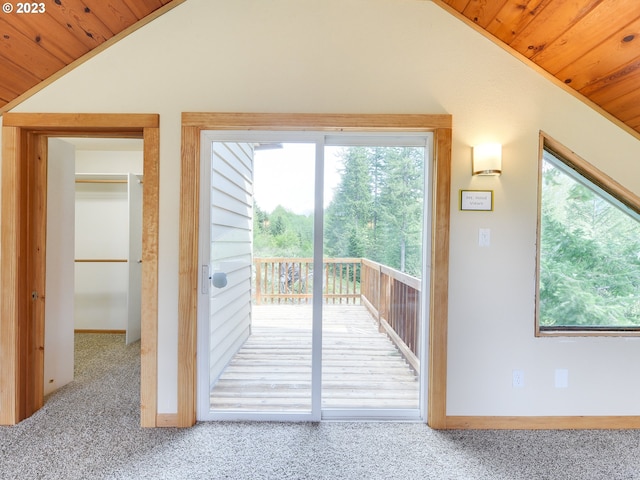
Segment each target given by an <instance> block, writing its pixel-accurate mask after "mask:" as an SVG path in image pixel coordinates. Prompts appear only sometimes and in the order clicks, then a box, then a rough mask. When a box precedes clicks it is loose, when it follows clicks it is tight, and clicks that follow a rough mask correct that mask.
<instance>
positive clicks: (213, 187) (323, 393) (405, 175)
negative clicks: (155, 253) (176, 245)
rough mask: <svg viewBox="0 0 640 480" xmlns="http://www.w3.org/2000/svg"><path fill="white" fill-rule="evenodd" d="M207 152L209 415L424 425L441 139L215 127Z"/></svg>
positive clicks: (204, 330) (204, 407) (205, 361)
mask: <svg viewBox="0 0 640 480" xmlns="http://www.w3.org/2000/svg"><path fill="white" fill-rule="evenodd" d="M201 152H202V166H203V171H202V183H201V185H202V186H203V188H202V190H201V194H202V202H201V209H200V212H201V218H200V225H201V235H202V237H201V248H200V252H201V264H202V273H203V275H202V278H201V285H200V292H201V298H200V300H201V308H200V312H201V318H200V326H199V331H200V332H201V336H200V339H199V341H200V348H199V352H203V353H201V355H200V357H201V358H199V362H200V372H201V377H200V395H201V397H200V402H201V403H200V411H199V415H198V416H199V418H200V419H201V420H207V419H234V420H237V419H264V420H320V419H335V418H373V419H380V418H384V419H399V420H400V419H401V420H420V419H423V418H424V416H425V415H424V414H425V410H424V397H425V395H424V394H426V391H425V390H424V388H423V387H422V382H423V379H424V378H425V377H424V375H423V372H422V370H421V368H420V365H424V364H425V363H426V361H425V359H426V356H427V350H426V348H425V347H426V345H427V342H426V329H425V328H424V324H425V322H424V318H425V314H424V312H428V311H429V295H422V294H421V292H422V289H423V288H424V291H426V292H428V291H429V288H428V285H429V278H430V272H429V271H428V268H427V264H426V263H425V262H423V258H425V257H427V256H428V253H429V252H430V251H431V247H430V242H431V235H430V233H429V231H430V211H431V210H430V198H431V196H430V194H429V192H430V190H431V189H430V183H431V175H430V172H431V158H432V135H431V134H429V133H418V134H416V133H399V132H397V133H393V134H385V133H378V134H368V135H362V134H361V135H356V134H353V133H350V134H335V133H334V134H331V135H328V134H325V133H323V132H304V133H299V132H297V133H288V134H287V133H284V132H279V133H273V132H257V131H256V132H251V133H237V134H235V133H232V132H213V131H205V132H203V133H202V145H201ZM216 276H217V277H218V278H219V279H222V281H220V282H216ZM423 278H426V279H427V281H426V282H423V281H422V279H423ZM423 283H424V287H423ZM204 357H207V358H204Z"/></svg>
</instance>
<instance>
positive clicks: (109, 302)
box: [44, 137, 143, 395]
mask: <svg viewBox="0 0 640 480" xmlns="http://www.w3.org/2000/svg"><path fill="white" fill-rule="evenodd" d="M142 170H143V141H142V139H128V138H127V139H121V138H120V139H118V138H89V137H83V138H73V137H70V138H67V137H63V138H49V140H48V165H47V187H48V188H47V206H48V208H47V239H46V248H47V260H46V290H47V299H48V301H47V302H46V305H45V318H46V328H45V351H44V357H45V358H44V394H45V395H48V394H50V393H52V392H53V391H55V390H57V389H58V388H60V387H62V386H63V385H65V384H66V383H69V382H70V381H72V380H73V379H74V365H76V364H77V361H78V360H77V359H74V348H73V346H74V338H75V337H76V336H75V334H116V335H118V334H121V335H119V336H117V337H114V338H112V339H111V341H113V340H117V339H118V338H120V337H122V338H123V340H122V341H123V342H125V343H126V344H127V345H130V344H132V343H134V342H136V341H138V340H140V334H141V286H142V277H141V273H142V195H143V194H142V182H143V177H142ZM83 338H85V339H87V338H94V339H97V338H98V337H86V336H85V337H83ZM114 361H117V359H116V360H114Z"/></svg>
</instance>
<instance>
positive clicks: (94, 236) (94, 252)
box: [70, 139, 142, 330]
mask: <svg viewBox="0 0 640 480" xmlns="http://www.w3.org/2000/svg"><path fill="white" fill-rule="evenodd" d="M70 141H71V142H73V143H74V144H75V145H76V168H75V171H76V173H82V174H93V173H95V174H120V175H122V174H126V173H128V172H133V173H138V174H141V173H142V148H141V147H142V141H141V140H134V141H133V142H132V141H130V140H125V141H122V140H115V139H111V140H89V139H87V140H85V139H83V140H70ZM87 142H91V143H87ZM123 148H130V149H133V148H135V149H136V150H122V149H123ZM122 180H124V181H126V176H122ZM75 206H76V214H75V258H77V259H125V260H126V259H127V258H128V256H129V255H128V252H129V217H128V216H129V202H128V193H127V184H126V183H115V184H112V183H78V184H76V188H75ZM128 278H129V268H128V264H127V263H105V262H96V263H93V262H77V263H76V264H75V279H76V281H75V298H74V318H75V322H74V326H75V328H76V329H81V330H126V329H127V317H128V311H127V297H128Z"/></svg>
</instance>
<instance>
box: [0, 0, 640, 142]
mask: <svg viewBox="0 0 640 480" xmlns="http://www.w3.org/2000/svg"><path fill="white" fill-rule="evenodd" d="M184 1H185V0H47V1H45V2H42V3H28V4H27V3H25V5H29V6H30V8H33V7H37V8H36V10H37V11H35V12H32V13H17V10H18V5H19V4H18V2H16V1H13V0H10V1H7V2H4V4H3V8H8V7H5V6H6V5H10V6H11V7H12V8H13V11H12V12H10V13H8V12H6V11H5V12H4V13H2V14H0V113H2V112H3V111H7V110H8V109H10V108H13V107H14V106H15V105H17V104H18V103H19V102H20V101H21V99H24V98H27V97H28V95H29V94H30V93H33V92H34V91H37V89H38V88H40V87H41V86H43V85H46V84H47V83H48V82H51V81H52V80H53V79H55V78H57V76H59V75H61V74H62V73H64V72H65V71H67V70H68V69H70V68H72V67H73V66H74V65H75V64H77V63H78V62H81V61H83V59H86V58H90V56H91V55H92V52H96V51H99V50H100V47H101V46H102V47H103V48H104V45H107V44H108V43H109V42H110V41H112V40H113V39H116V38H118V36H122V35H123V34H125V33H127V32H128V31H130V30H132V29H135V28H138V27H139V26H141V25H143V24H145V23H147V22H148V21H150V19H152V18H155V16H157V15H158V14H160V13H162V12H163V11H164V10H166V9H169V8H172V7H173V6H176V5H178V4H180V3H182V2H184ZM433 1H434V2H435V3H437V4H439V5H441V6H443V7H444V8H445V9H447V10H448V11H450V12H451V13H453V14H455V15H458V16H460V17H464V18H465V19H467V21H468V22H470V23H473V24H474V25H476V26H477V28H479V29H482V30H483V31H484V32H485V33H486V34H488V35H490V36H492V37H493V38H494V39H495V40H496V41H497V42H498V43H501V44H502V45H503V46H504V47H505V48H507V49H512V50H513V51H515V52H517V53H518V54H519V55H521V56H523V57H525V58H527V59H529V60H531V61H532V62H534V63H535V64H537V65H538V66H539V67H540V68H541V69H543V70H545V71H546V72H548V73H549V74H551V75H552V76H554V77H556V78H557V79H558V80H559V81H560V82H563V83H564V84H565V86H566V87H568V88H570V89H573V92H574V93H576V94H578V96H583V98H584V97H586V98H587V99H589V100H591V101H592V102H593V103H595V104H596V105H598V106H599V107H601V108H602V110H604V111H605V112H608V114H610V115H611V116H613V117H614V118H615V119H617V120H618V121H619V123H620V124H621V125H623V126H626V128H627V129H629V130H630V131H632V132H633V133H634V134H636V136H639V135H640V0H433ZM40 10H44V11H43V12H40ZM74 62H75V63H74ZM639 138H640V136H639Z"/></svg>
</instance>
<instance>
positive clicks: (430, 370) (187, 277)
mask: <svg viewBox="0 0 640 480" xmlns="http://www.w3.org/2000/svg"><path fill="white" fill-rule="evenodd" d="M451 124H452V118H451V116H450V115H377V114H372V115H366V114H364V115H351V114H269V113H266V114H265V113H183V114H182V163H181V188H180V251H181V257H180V272H181V276H180V282H179V323H178V422H177V423H178V425H180V426H190V425H193V424H194V423H195V421H196V398H197V388H196V385H197V384H196V378H197V374H196V362H194V359H195V357H196V352H197V349H198V345H197V344H198V342H197V340H198V336H197V332H198V326H197V312H198V308H199V307H198V302H199V297H200V295H201V294H200V293H199V286H200V285H199V282H200V278H201V276H202V274H203V272H202V269H201V265H200V263H199V257H198V245H199V238H198V232H199V231H200V221H201V220H200V215H199V213H200V190H201V185H200V178H201V174H200V173H201V153H202V152H201V132H202V131H204V130H213V131H219V130H222V131H242V132H248V131H255V130H262V131H278V132H283V131H287V132H305V131H322V132H325V133H326V132H342V131H350V132H373V133H378V132H397V131H404V132H432V133H433V158H432V162H433V175H432V180H433V182H432V185H431V187H432V190H431V192H432V193H431V196H432V212H431V213H432V214H431V222H432V225H431V234H432V249H431V252H429V259H430V267H431V268H430V279H429V298H430V302H429V313H428V326H425V330H426V333H427V337H428V338H427V343H428V348H427V351H428V359H427V364H426V365H423V366H422V371H423V375H426V378H427V380H426V381H425V382H423V386H424V388H426V390H427V394H426V395H423V398H424V399H425V403H426V406H425V407H424V410H425V411H426V421H427V423H428V424H429V425H430V426H431V427H432V428H445V427H446V425H447V415H446V377H447V348H446V345H447V341H446V338H447V315H448V312H447V305H448V302H447V298H448V265H449V211H450V203H451V202H450V194H451V141H452V130H451ZM319 260H321V259H319ZM427 261H429V260H427ZM207 273H208V272H207ZM316 351H317V350H316ZM316 361H317V360H316ZM427 384H428V388H427ZM314 385H316V386H317V385H319V383H318V381H317V380H316V382H315V383H314Z"/></svg>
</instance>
